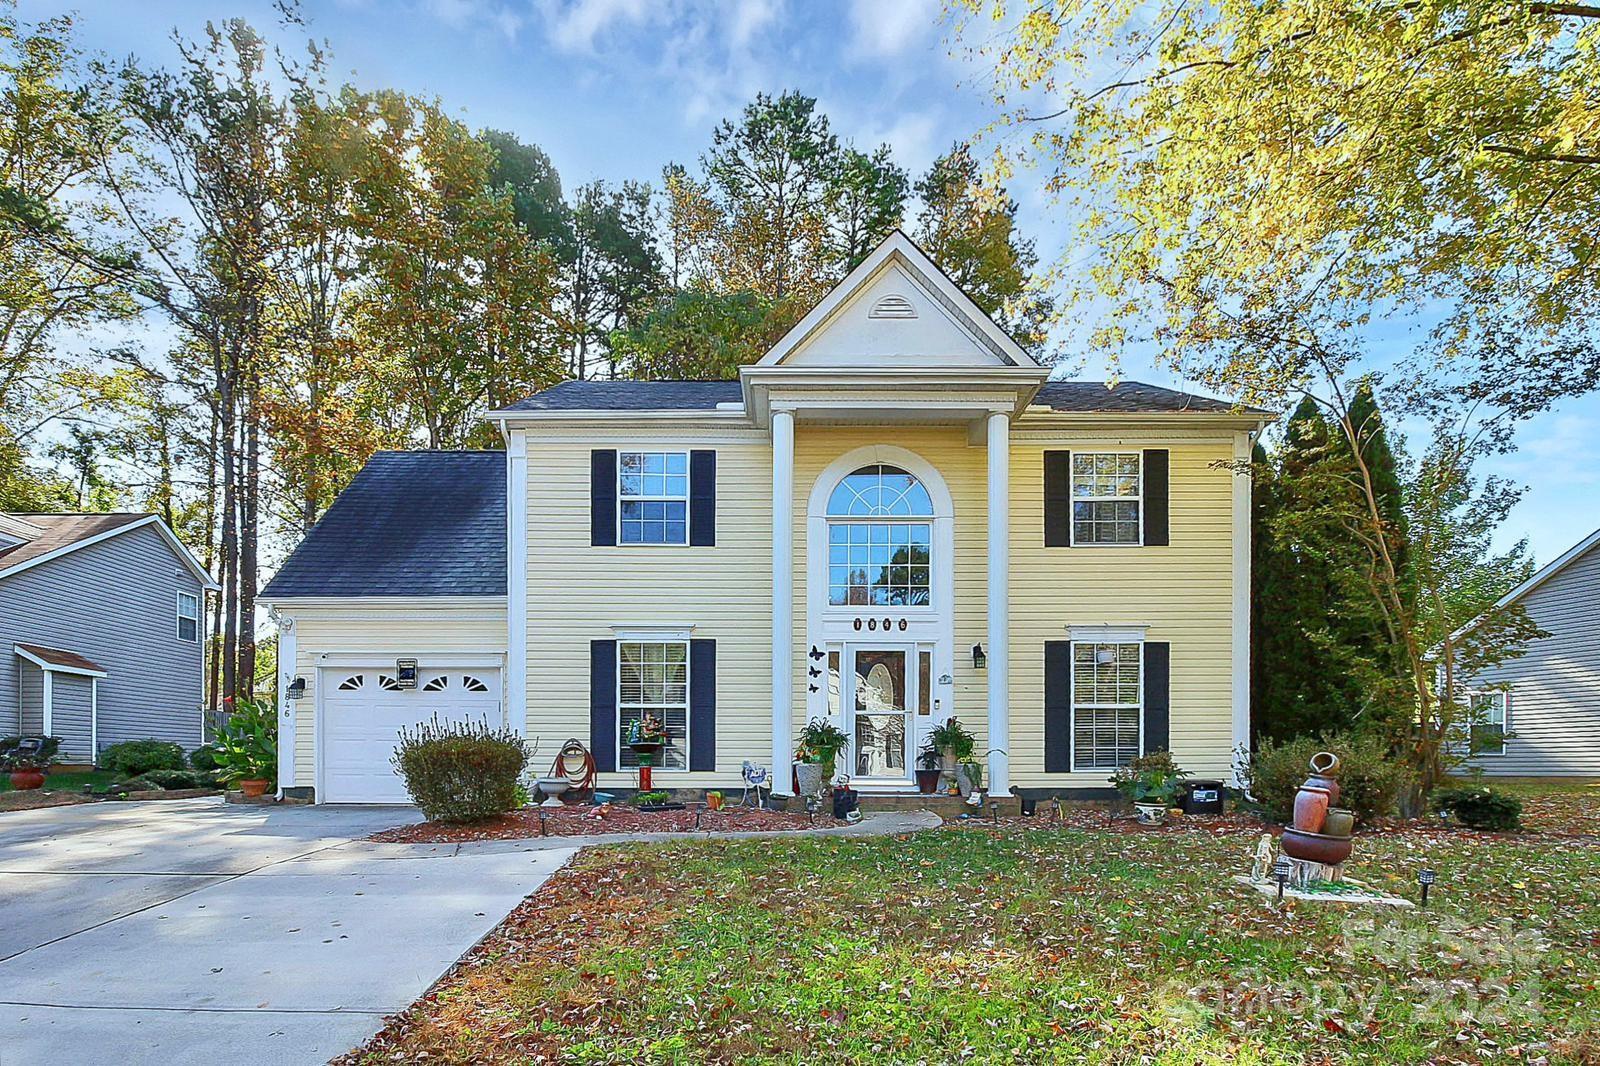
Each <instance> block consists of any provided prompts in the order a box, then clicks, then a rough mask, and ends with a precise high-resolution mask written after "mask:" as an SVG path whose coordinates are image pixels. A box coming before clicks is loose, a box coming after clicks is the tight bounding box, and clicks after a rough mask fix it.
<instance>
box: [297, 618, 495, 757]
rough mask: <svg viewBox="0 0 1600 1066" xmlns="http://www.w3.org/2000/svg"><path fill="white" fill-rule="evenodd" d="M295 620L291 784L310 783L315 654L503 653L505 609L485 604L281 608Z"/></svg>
mask: <svg viewBox="0 0 1600 1066" xmlns="http://www.w3.org/2000/svg"><path fill="white" fill-rule="evenodd" d="M281 613H282V614H283V615H285V616H287V617H289V618H293V619H294V622H295V676H297V677H303V678H305V681H306V691H305V695H304V696H302V697H301V698H300V699H299V700H298V701H297V702H296V706H295V733H294V783H295V785H296V786H300V787H308V788H309V787H311V786H314V785H315V784H316V757H317V751H316V738H317V723H316V706H317V685H318V683H319V679H320V673H319V667H320V665H321V662H320V658H321V656H324V655H364V654H367V653H371V655H372V656H373V659H374V660H375V661H377V662H380V663H381V662H387V661H390V660H392V659H395V658H399V657H401V656H409V657H414V658H416V659H418V660H420V662H419V665H420V666H421V667H422V668H423V669H427V668H428V655H429V654H430V653H431V654H435V655H440V654H471V655H504V654H505V650H506V611H505V608H504V607H491V606H470V607H469V606H449V607H445V606H440V605H438V604H430V603H428V602H427V601H426V600H407V601H404V602H403V603H397V604H396V605H395V606H392V607H391V606H387V605H384V606H379V607H365V606H361V607H357V606H349V607H292V608H291V607H285V608H283V609H282V611H281Z"/></svg>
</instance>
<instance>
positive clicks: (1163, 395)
mask: <svg viewBox="0 0 1600 1066" xmlns="http://www.w3.org/2000/svg"><path fill="white" fill-rule="evenodd" d="M742 398H743V397H742V394H741V392H740V388H739V383H738V382H737V381H564V382H562V383H561V384H560V385H555V386H553V387H551V388H548V389H545V390H544V391H543V392H537V393H534V394H533V395H532V396H530V397H528V398H527V399H525V400H519V401H518V402H516V403H514V404H512V405H511V406H510V407H509V408H508V410H512V411H710V410H713V409H715V408H716V406H717V405H718V404H719V403H738V402H739V401H740V400H741V399H742ZM1034 403H1036V404H1043V405H1047V406H1049V407H1051V408H1053V409H1054V410H1057V411H1076V412H1084V413H1093V412H1100V411H1104V412H1110V413H1118V414H1144V413H1151V412H1158V413H1159V412H1177V411H1195V412H1199V413H1210V414H1221V413H1226V412H1229V411H1233V410H1235V407H1234V405H1233V404H1231V403H1229V402H1228V401H1226V400H1216V399H1212V398H1211V397H1209V396H1196V395H1194V394H1192V393H1187V392H1178V391H1176V390H1174V389H1164V388H1161V387H1160V386H1159V385H1145V384H1143V383H1141V382H1138V381H1120V382H1118V383H1117V384H1116V386H1115V387H1112V388H1107V387H1106V384H1105V382H1102V381H1047V382H1045V384H1044V387H1043V388H1042V389H1040V390H1039V395H1038V397H1037V398H1036V399H1035V400H1034ZM1239 410H1243V411H1245V412H1247V413H1261V414H1265V413H1266V412H1261V411H1258V410H1257V409H1256V408H1240V409H1239Z"/></svg>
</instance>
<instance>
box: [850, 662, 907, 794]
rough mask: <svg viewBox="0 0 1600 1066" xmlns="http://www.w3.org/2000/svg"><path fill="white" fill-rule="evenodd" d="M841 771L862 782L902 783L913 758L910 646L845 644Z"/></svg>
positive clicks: (905, 779) (905, 780)
mask: <svg viewBox="0 0 1600 1066" xmlns="http://www.w3.org/2000/svg"><path fill="white" fill-rule="evenodd" d="M844 651H845V662H846V668H845V674H844V678H845V681H846V686H845V687H846V688H847V689H848V693H847V694H846V697H845V706H846V708H847V721H848V722H849V727H848V729H847V730H846V732H847V733H848V734H849V736H850V760H849V763H848V770H847V772H848V773H849V774H850V776H851V778H852V779H854V780H856V781H859V782H861V783H864V784H903V783H905V782H908V781H910V780H911V770H912V767H913V765H914V763H915V760H916V748H915V743H916V732H917V731H916V725H915V722H914V720H913V709H914V708H915V707H916V706H917V705H918V699H917V696H918V693H917V686H918V682H919V678H918V676H917V674H918V670H917V647H916V645H915V644H846V645H845V646H844Z"/></svg>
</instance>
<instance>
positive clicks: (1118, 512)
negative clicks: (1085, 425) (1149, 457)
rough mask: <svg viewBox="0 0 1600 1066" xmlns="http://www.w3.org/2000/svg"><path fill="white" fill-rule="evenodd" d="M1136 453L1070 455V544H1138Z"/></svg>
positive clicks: (1138, 467)
mask: <svg viewBox="0 0 1600 1066" xmlns="http://www.w3.org/2000/svg"><path fill="white" fill-rule="evenodd" d="M1140 480H1141V479H1140V455H1139V453H1138V452H1073V453H1072V543H1074V544H1138V543H1139V542H1140V539H1141V538H1140V533H1139V506H1140V502H1141V497H1140V492H1141V488H1140Z"/></svg>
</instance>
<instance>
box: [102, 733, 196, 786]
mask: <svg viewBox="0 0 1600 1066" xmlns="http://www.w3.org/2000/svg"><path fill="white" fill-rule="evenodd" d="M185 765H186V762H185V760H184V757H183V748H182V746H181V745H178V744H173V743H171V742H169V741H165V740H124V741H123V742H122V743H120V744H113V745H111V746H110V747H109V748H107V749H106V750H105V751H103V752H101V753H100V768H101V769H102V770H111V771H113V772H114V773H119V774H127V775H128V776H129V777H138V776H139V775H141V774H143V773H145V772H146V771H149V770H182V769H184V767H185Z"/></svg>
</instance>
